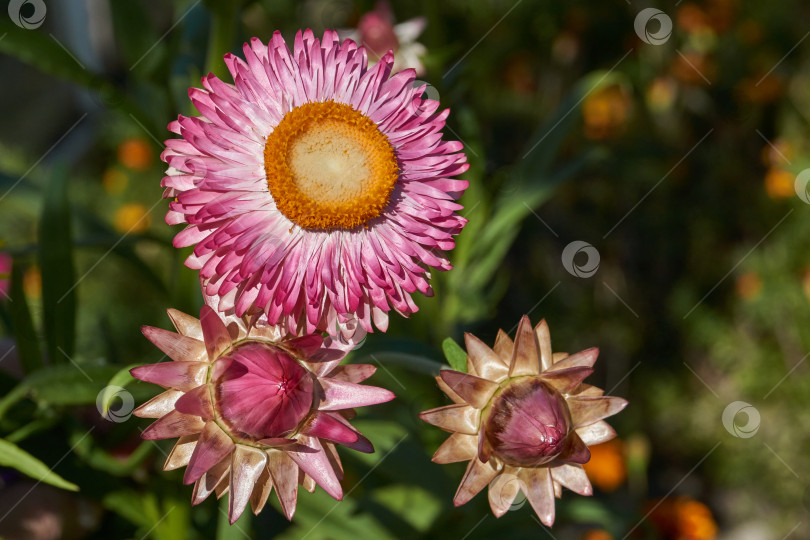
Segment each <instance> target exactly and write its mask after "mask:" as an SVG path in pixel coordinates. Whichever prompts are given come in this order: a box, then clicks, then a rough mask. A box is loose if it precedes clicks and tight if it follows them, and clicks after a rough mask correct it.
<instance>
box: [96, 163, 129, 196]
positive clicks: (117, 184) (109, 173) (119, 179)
mask: <svg viewBox="0 0 810 540" xmlns="http://www.w3.org/2000/svg"><path fill="white" fill-rule="evenodd" d="M101 184H102V185H103V186H104V191H106V192H107V193H109V194H110V195H117V194H119V193H122V192H123V191H124V190H125V189H127V185H128V184H129V177H128V176H127V174H126V173H125V172H124V171H122V170H120V169H117V168H115V167H110V168H109V169H107V170H106V171H104V176H102V177H101Z"/></svg>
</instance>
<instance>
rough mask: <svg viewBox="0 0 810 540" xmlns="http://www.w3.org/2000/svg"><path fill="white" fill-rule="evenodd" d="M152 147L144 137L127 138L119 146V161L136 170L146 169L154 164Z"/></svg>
mask: <svg viewBox="0 0 810 540" xmlns="http://www.w3.org/2000/svg"><path fill="white" fill-rule="evenodd" d="M153 157H154V156H153V152H152V148H151V147H150V146H149V143H148V142H146V140H144V139H137V138H131V139H126V140H125V141H124V142H122V143H121V144H120V145H119V146H118V161H120V162H121V163H123V164H124V166H126V167H129V168H130V169H133V170H136V171H144V170H146V169H148V168H149V166H150V165H151V164H152V158H153Z"/></svg>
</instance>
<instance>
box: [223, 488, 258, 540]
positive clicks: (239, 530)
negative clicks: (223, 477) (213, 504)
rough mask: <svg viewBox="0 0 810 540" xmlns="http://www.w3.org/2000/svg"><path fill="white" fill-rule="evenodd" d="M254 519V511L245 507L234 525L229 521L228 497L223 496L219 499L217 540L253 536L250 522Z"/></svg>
mask: <svg viewBox="0 0 810 540" xmlns="http://www.w3.org/2000/svg"><path fill="white" fill-rule="evenodd" d="M251 521H253V513H252V512H251V511H250V508H245V511H244V512H242V515H241V516H239V519H237V520H236V521H235V522H234V524H233V525H231V524H230V523H228V497H223V498H222V499H221V500H220V501H219V517H217V537H216V538H217V540H242V539H243V538H251V535H250V522H251Z"/></svg>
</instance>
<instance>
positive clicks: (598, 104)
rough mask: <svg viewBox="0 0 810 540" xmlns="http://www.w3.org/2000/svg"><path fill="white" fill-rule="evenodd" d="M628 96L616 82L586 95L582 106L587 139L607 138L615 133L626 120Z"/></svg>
mask: <svg viewBox="0 0 810 540" xmlns="http://www.w3.org/2000/svg"><path fill="white" fill-rule="evenodd" d="M629 112H630V96H629V95H628V94H627V91H626V90H625V89H624V88H622V87H621V86H620V85H618V84H614V85H611V86H608V87H607V88H603V89H601V90H597V91H596V92H593V93H591V94H589V95H588V97H587V98H586V99H585V103H584V104H583V106H582V117H583V120H584V122H585V136H586V137H588V138H589V139H608V138H610V137H613V136H615V135H617V134H618V133H619V132H620V131H621V129H622V128H623V127H624V125H625V123H626V122H627V117H628V115H629Z"/></svg>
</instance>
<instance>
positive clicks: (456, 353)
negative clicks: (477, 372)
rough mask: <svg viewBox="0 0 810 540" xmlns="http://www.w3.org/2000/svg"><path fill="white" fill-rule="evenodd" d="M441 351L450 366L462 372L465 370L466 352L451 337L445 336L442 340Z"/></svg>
mask: <svg viewBox="0 0 810 540" xmlns="http://www.w3.org/2000/svg"><path fill="white" fill-rule="evenodd" d="M442 351H444V357H445V358H447V363H448V364H450V367H451V368H453V369H455V370H456V371H461V372H462V373H466V372H467V353H466V352H464V349H462V348H461V346H460V345H459V344H458V343H456V342H455V340H454V339H453V338H446V339H445V340H444V341H443V342H442Z"/></svg>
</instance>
